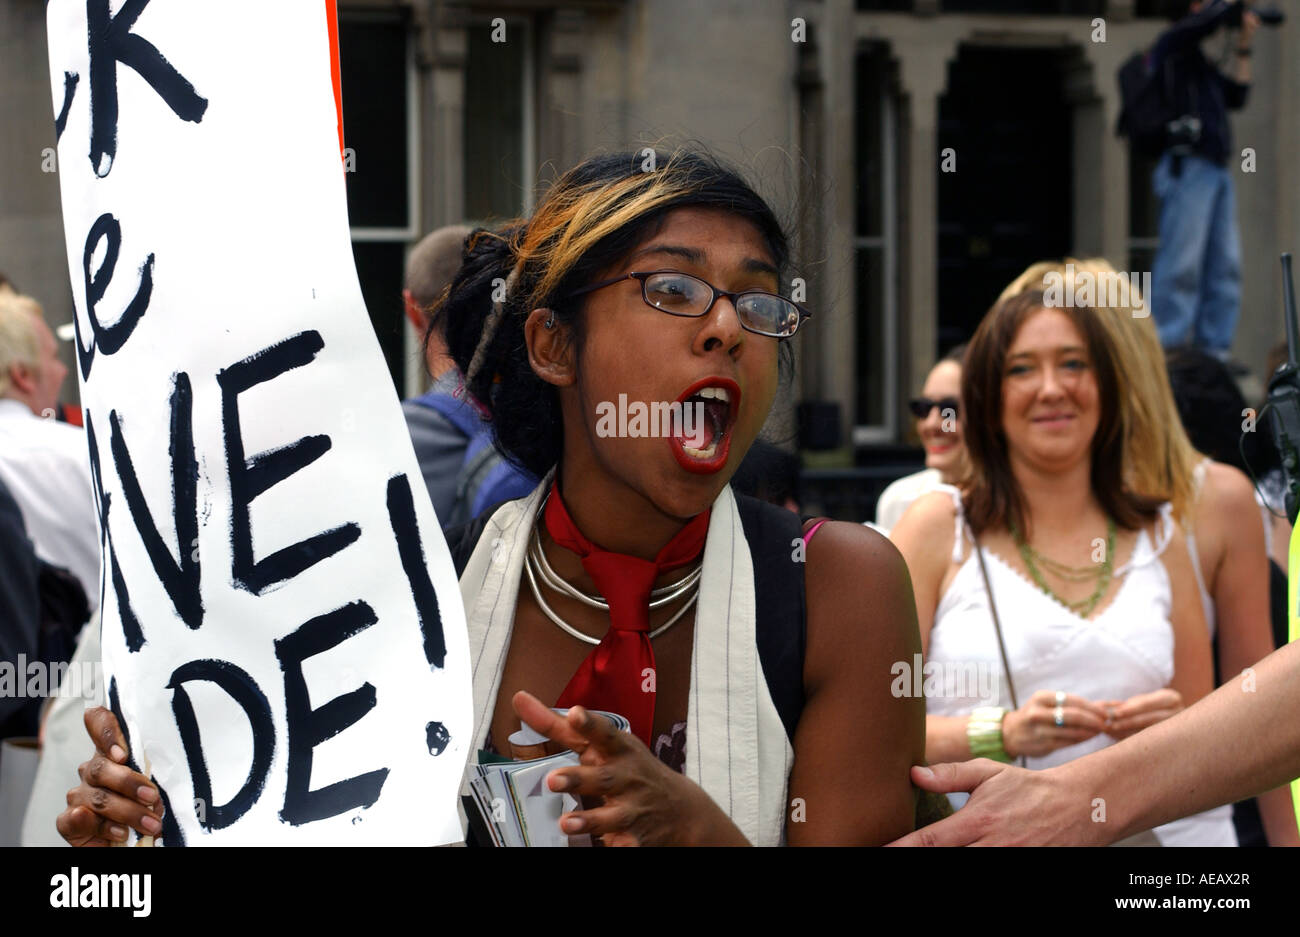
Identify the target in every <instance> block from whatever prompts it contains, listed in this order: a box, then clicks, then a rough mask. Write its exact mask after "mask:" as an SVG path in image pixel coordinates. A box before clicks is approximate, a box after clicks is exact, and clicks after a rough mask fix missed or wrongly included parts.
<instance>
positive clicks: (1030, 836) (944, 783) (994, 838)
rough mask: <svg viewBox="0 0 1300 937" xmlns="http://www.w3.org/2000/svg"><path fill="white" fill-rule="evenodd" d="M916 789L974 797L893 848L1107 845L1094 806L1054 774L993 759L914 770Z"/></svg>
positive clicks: (898, 842)
mask: <svg viewBox="0 0 1300 937" xmlns="http://www.w3.org/2000/svg"><path fill="white" fill-rule="evenodd" d="M912 783H914V784H915V785H916V786H917V787H920V788H923V789H925V790H927V791H933V792H935V793H939V794H952V793H957V792H961V791H968V792H970V795H971V798H970V800H969V801H967V803H966V806H964V807H962V808H961V809H960V810H958V811H957V812H956V813H954V814H953V815H952V816H951V817H948V818H946V819H943V820H940V821H939V822H938V823H933V824H931V825H930V826H926V827H922V828H921V829H919V830H917V831H916V832H914V833H909V834H908V835H907V836H904V837H903V838H902V839H899V840H895V841H894V842H892V843H890V844H889V845H891V846H1066V845H1070V846H1080V845H1102V844H1104V843H1106V842H1108V841H1109V840H1108V839H1106V837H1105V832H1106V831H1105V824H1104V823H1093V822H1091V819H1090V810H1089V801H1088V800H1087V799H1086V798H1082V797H1080V796H1079V795H1077V794H1073V793H1071V792H1069V791H1068V790H1066V788H1065V786H1064V785H1062V784H1061V783H1060V782H1059V781H1058V779H1057V777H1056V776H1055V775H1054V774H1053V772H1052V771H1051V770H1050V769H1049V770H1047V771H1027V770H1025V769H1024V768H1017V767H1014V766H1012V765H1007V764H1002V763H1001V762H997V761H991V760H989V759H988V758H977V759H975V760H973V761H963V762H959V763H957V764H941V765H933V766H931V767H929V768H923V767H920V766H915V767H913V768H912Z"/></svg>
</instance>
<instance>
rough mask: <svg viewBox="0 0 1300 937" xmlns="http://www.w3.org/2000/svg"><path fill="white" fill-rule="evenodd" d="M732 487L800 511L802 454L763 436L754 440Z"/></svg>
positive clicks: (787, 508)
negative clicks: (768, 440)
mask: <svg viewBox="0 0 1300 937" xmlns="http://www.w3.org/2000/svg"><path fill="white" fill-rule="evenodd" d="M731 487H732V488H734V489H736V491H737V492H738V493H740V494H742V495H749V496H750V497H751V498H758V499H759V500H760V501H766V502H768V503H769V504H775V505H776V506H777V507H782V508H785V509H786V510H787V511H793V512H794V513H795V514H798V513H799V457H798V456H797V455H795V454H794V453H792V452H786V451H785V450H784V449H782V448H781V447H780V446H776V445H773V444H772V443H770V442H767V441H765V440H762V439H756V440H754V444H753V445H752V446H750V447H749V452H747V453H745V458H744V460H743V461H742V462H741V463H740V468H738V469H736V474H735V476H734V477H733V478H732V479H731Z"/></svg>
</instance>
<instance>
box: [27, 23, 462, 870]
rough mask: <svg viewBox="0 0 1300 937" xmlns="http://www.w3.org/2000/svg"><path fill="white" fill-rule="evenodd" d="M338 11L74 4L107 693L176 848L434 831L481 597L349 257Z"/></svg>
mask: <svg viewBox="0 0 1300 937" xmlns="http://www.w3.org/2000/svg"><path fill="white" fill-rule="evenodd" d="M333 16H334V11H333V5H332V4H329V3H326V2H325V0H316V2H309V0H295V2H292V3H279V2H277V3H266V2H260V0H221V2H213V0H207V2H197V0H187V2H184V3H180V2H163V0H159V2H154V3H151V2H149V0H124V2H123V0H114V2H112V3H110V2H109V0H51V2H50V3H49V6H48V25H49V38H50V70H51V82H52V85H53V91H54V112H55V115H56V127H57V130H58V134H59V142H58V163H59V167H58V168H59V179H60V184H61V190H62V198H63V221H64V229H65V231H66V236H67V244H68V263H69V268H70V271H71V274H72V284H73V292H74V294H75V299H76V310H77V320H76V321H77V340H76V341H77V359H78V370H79V372H80V380H81V399H82V405H83V407H84V408H85V414H84V415H85V424H86V430H87V441H88V443H89V448H90V458H91V466H92V474H93V477H94V480H95V486H96V500H97V506H98V511H99V521H100V536H101V546H102V548H103V551H104V553H103V556H104V563H103V570H104V572H103V580H102V584H101V590H102V593H103V606H102V607H103V649H104V664H105V669H106V671H107V673H108V675H109V677H110V680H109V686H110V697H111V702H112V703H113V706H114V708H115V709H116V710H117V712H118V714H119V718H123V717H124V728H125V729H126V730H127V731H128V732H129V741H130V746H131V754H132V760H133V762H134V763H135V765H137V766H139V767H141V768H143V767H144V766H145V765H146V763H147V765H148V767H149V769H150V771H151V772H152V776H153V778H154V779H155V780H156V782H157V784H158V785H159V786H160V788H161V789H162V790H163V791H164V792H165V799H166V802H167V807H168V810H167V823H166V825H165V827H164V841H165V842H166V843H167V844H168V845H177V844H179V843H180V842H182V841H183V842H184V843H185V844H186V845H199V844H222V845H226V844H256V843H284V844H295V845H308V844H326V843H331V844H371V843H394V844H437V843H444V842H451V841H455V840H458V839H459V838H460V835H461V831H460V824H459V820H458V814H457V809H456V804H457V795H458V792H459V788H460V783H461V776H462V772H463V769H464V766H465V762H466V755H467V750H468V744H469V741H470V736H471V712H470V710H471V703H470V679H469V664H468V647H467V642H466V636H465V623H464V610H463V607H462V605H461V600H460V593H459V590H458V589H457V585H456V579H455V573H454V571H453V569H452V565H451V561H450V557H449V556H448V553H447V548H446V546H445V544H444V542H443V538H442V535H441V533H440V531H439V526H438V523H437V521H436V518H435V517H434V513H433V509H432V507H431V505H430V503H429V498H428V495H427V493H426V491H425V489H424V485H423V481H422V479H421V475H420V472H419V469H418V466H417V464H416V460H415V455H414V452H413V451H412V449H411V442H410V437H409V435H408V434H407V430H406V426H405V423H404V421H403V419H402V415H401V411H400V409H399V407H398V401H397V397H396V394H395V392H394V389H393V383H392V380H391V378H390V377H389V374H388V371H387V369H386V368H385V365H384V361H383V356H382V355H381V353H380V349H379V344H378V342H377V341H376V339H375V335H374V332H373V330H372V327H371V325H370V322H369V319H368V317H367V315H366V310H365V306H364V303H363V301H362V297H361V290H360V287H359V286H358V283H357V277H356V270H355V268H354V266H353V261H352V248H351V243H350V240H349V233H348V219H347V209H346V202H345V195H344V175H343V165H342V161H341V158H340V139H339V119H338V114H337V110H336V104H335V94H334V83H333V80H332V77H331V65H332V63H335V65H336V63H337V51H336V42H334V41H332V39H331V33H332V30H333V28H334V24H333V21H332V20H333Z"/></svg>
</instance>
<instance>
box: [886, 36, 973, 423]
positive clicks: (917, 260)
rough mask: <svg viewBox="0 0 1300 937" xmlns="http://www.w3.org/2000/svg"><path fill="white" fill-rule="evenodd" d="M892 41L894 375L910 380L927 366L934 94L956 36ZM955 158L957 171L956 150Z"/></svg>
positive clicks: (934, 231)
mask: <svg viewBox="0 0 1300 937" xmlns="http://www.w3.org/2000/svg"><path fill="white" fill-rule="evenodd" d="M893 48H894V54H895V55H896V56H897V57H898V62H899V82H900V85H901V87H902V92H903V96H904V99H905V104H904V108H903V112H904V115H905V119H904V121H903V122H902V126H901V127H900V138H901V142H902V144H903V155H902V157H901V158H900V160H899V183H900V185H899V201H900V209H901V210H900V216H901V217H900V224H899V232H898V235H899V258H900V260H899V263H900V268H899V297H898V317H899V326H900V327H899V349H898V351H899V360H900V362H901V364H902V367H901V368H900V374H899V380H900V382H902V383H903V385H904V386H905V387H911V386H913V385H918V384H919V382H920V381H921V380H922V378H923V377H924V375H925V374H926V373H927V372H928V370H929V368H930V366H931V365H932V364H933V363H934V358H935V353H936V349H935V342H936V341H937V338H936V336H937V331H938V307H937V304H936V299H937V297H938V291H939V278H938V248H939V243H938V217H939V201H938V172H939V149H938V131H939V126H938V123H939V122H938V117H939V96H940V95H941V94H943V91H944V88H945V87H946V86H947V82H948V65H949V63H950V62H952V60H953V59H954V58H956V55H957V44H956V42H955V40H954V41H949V42H943V43H941V42H936V41H935V40H933V39H929V40H926V39H922V38H920V37H918V39H916V40H911V39H910V37H909V39H906V40H904V39H899V40H896V41H895V42H894V46H893ZM957 165H958V169H959V171H960V166H961V156H960V154H958V163H957ZM902 396H903V397H904V398H905V397H906V396H907V395H906V393H904V394H903V395H902Z"/></svg>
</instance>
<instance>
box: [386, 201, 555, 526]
mask: <svg viewBox="0 0 1300 937" xmlns="http://www.w3.org/2000/svg"><path fill="white" fill-rule="evenodd" d="M469 233H470V229H469V228H467V227H465V226H463V225H450V226H448V227H445V228H439V229H437V230H436V231H433V232H432V233H430V234H428V235H426V236H425V238H424V239H423V240H422V241H420V243H419V244H417V245H415V247H414V248H413V249H412V250H411V255H410V257H409V258H407V262H406V285H405V287H404V288H403V289H402V302H403V304H404V306H405V307H406V318H407V320H408V321H409V322H410V323H411V326H412V327H413V328H414V329H415V330H416V333H417V335H418V336H419V337H420V340H421V341H422V342H423V343H424V348H425V362H426V364H427V365H428V368H429V374H430V376H431V377H432V378H433V386H432V387H431V388H430V389H429V391H428V392H427V393H425V394H422V395H421V396H419V397H413V398H411V399H409V400H405V401H403V402H402V415H403V416H405V417H406V426H407V429H408V430H409V431H410V433H411V443H412V445H413V446H414V447H415V457H416V459H417V460H418V461H419V463H420V473H421V474H422V475H423V476H424V484H425V486H426V487H427V488H428V489H429V498H430V500H431V501H432V502H433V509H434V511H435V512H436V513H437V515H438V523H439V524H441V525H442V528H443V530H447V529H449V528H451V527H456V526H459V525H461V524H464V523H466V522H467V521H469V520H471V519H472V518H474V517H476V516H477V515H478V514H479V513H480V512H481V511H483V510H484V509H485V508H488V507H491V506H492V505H494V504H498V503H499V502H501V501H508V500H510V499H512V498H521V497H523V496H524V495H526V494H528V493H529V492H530V491H532V489H533V487H534V486H535V485H536V484H537V479H536V478H534V477H533V476H532V475H531V474H530V473H528V472H527V471H525V470H523V469H521V468H519V467H518V466H516V465H514V464H513V463H511V462H510V461H508V460H507V459H505V457H504V456H503V455H502V453H501V452H500V451H498V449H497V448H496V446H495V445H494V437H493V433H492V428H491V424H490V423H488V422H486V421H485V420H484V418H483V413H484V411H483V408H482V407H481V406H480V405H479V404H478V403H477V402H476V401H474V400H473V398H472V397H471V396H468V395H466V396H458V395H459V394H461V393H462V385H463V383H464V382H463V380H462V377H461V373H460V370H459V369H458V368H457V367H456V364H455V362H454V361H452V359H451V356H450V355H449V354H448V352H447V337H446V335H447V323H446V321H445V319H444V316H443V314H442V313H441V311H440V309H439V305H440V303H441V301H442V299H443V297H444V296H445V295H446V292H447V288H448V286H450V285H451V282H452V280H453V279H454V278H455V276H456V271H457V270H459V269H460V265H461V257H462V253H463V251H464V244H465V237H466V235H468V234H469Z"/></svg>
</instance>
